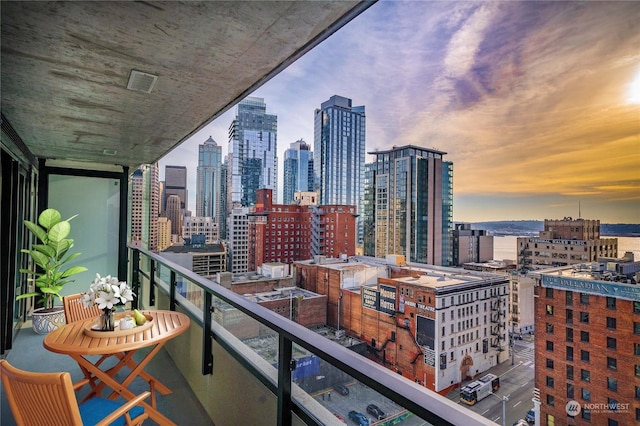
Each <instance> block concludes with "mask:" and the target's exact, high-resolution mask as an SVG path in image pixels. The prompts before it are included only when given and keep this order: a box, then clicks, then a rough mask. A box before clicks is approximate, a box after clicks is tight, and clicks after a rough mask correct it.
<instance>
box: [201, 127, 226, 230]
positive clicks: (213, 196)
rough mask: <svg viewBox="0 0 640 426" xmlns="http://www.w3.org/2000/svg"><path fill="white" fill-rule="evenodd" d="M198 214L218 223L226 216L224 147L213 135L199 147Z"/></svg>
mask: <svg viewBox="0 0 640 426" xmlns="http://www.w3.org/2000/svg"><path fill="white" fill-rule="evenodd" d="M197 179H198V180H197V182H196V216H198V217H211V218H213V219H214V221H215V222H216V223H218V224H220V222H221V221H222V220H225V219H226V218H225V217H224V216H222V214H221V213H222V211H221V206H220V203H221V198H222V197H221V190H222V147H221V146H219V145H218V144H217V143H216V142H215V141H214V140H213V138H212V137H211V136H209V139H207V140H206V141H205V142H204V144H202V145H199V147H198V169H197Z"/></svg>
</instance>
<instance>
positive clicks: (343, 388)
mask: <svg viewBox="0 0 640 426" xmlns="http://www.w3.org/2000/svg"><path fill="white" fill-rule="evenodd" d="M333 389H334V390H335V391H336V392H338V393H339V394H340V395H349V389H348V388H347V387H346V386H345V385H343V384H340V383H338V384H335V385H333Z"/></svg>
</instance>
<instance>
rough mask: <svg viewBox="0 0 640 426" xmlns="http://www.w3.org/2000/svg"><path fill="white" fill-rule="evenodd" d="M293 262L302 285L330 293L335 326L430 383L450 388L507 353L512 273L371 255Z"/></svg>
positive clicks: (393, 366)
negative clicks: (414, 264)
mask: <svg viewBox="0 0 640 426" xmlns="http://www.w3.org/2000/svg"><path fill="white" fill-rule="evenodd" d="M294 267H295V274H294V280H295V282H296V285H298V286H300V287H303V288H306V289H309V290H311V291H313V292H316V293H319V294H325V295H327V303H328V308H327V314H328V321H327V322H328V324H329V325H331V326H334V327H337V328H339V329H344V330H346V332H347V334H349V335H351V336H354V337H356V338H358V339H361V340H363V341H365V342H367V345H368V346H367V348H368V352H367V354H368V356H369V357H370V358H372V359H374V360H376V361H378V362H379V363H381V364H382V365H384V366H386V367H388V368H390V369H392V370H394V371H396V372H398V373H399V374H402V375H403V376H405V377H407V378H408V379H410V380H412V381H416V382H418V383H421V384H422V385H423V386H425V387H427V388H429V389H431V390H435V391H437V392H442V393H445V392H447V391H448V390H449V389H451V388H452V387H455V386H458V385H459V383H460V382H461V380H463V379H466V378H471V377H475V376H477V375H479V374H481V373H483V372H484V371H486V370H487V369H489V368H490V367H492V366H495V365H497V364H498V363H499V362H502V361H504V360H506V359H507V357H508V351H507V350H506V349H507V344H508V340H507V330H506V314H507V298H508V285H507V284H508V278H507V276H506V275H496V274H487V273H470V272H467V271H464V272H461V271H460V270H458V269H453V268H438V269H433V268H430V267H428V266H427V265H425V267H424V268H420V269H416V268H413V269H409V268H403V267H397V266H393V267H392V266H390V265H386V264H385V263H384V261H382V260H381V259H377V258H365V257H356V258H353V259H349V261H344V260H342V261H337V260H335V259H323V258H321V257H320V258H316V259H315V260H314V261H306V262H295V264H294Z"/></svg>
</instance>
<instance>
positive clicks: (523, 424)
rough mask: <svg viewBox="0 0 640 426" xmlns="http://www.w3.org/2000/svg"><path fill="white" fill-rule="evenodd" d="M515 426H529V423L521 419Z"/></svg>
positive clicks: (514, 423)
mask: <svg viewBox="0 0 640 426" xmlns="http://www.w3.org/2000/svg"><path fill="white" fill-rule="evenodd" d="M513 426H529V423H528V422H527V421H526V420H525V419H519V420H516V421H515V422H513Z"/></svg>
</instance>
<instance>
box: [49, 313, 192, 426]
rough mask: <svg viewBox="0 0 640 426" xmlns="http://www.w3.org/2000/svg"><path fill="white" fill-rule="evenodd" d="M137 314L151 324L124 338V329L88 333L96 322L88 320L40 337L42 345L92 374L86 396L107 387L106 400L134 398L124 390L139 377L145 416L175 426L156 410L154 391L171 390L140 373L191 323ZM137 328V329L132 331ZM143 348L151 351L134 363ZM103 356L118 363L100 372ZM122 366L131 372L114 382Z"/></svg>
mask: <svg viewBox="0 0 640 426" xmlns="http://www.w3.org/2000/svg"><path fill="white" fill-rule="evenodd" d="M141 312H142V313H143V314H145V315H146V316H147V318H151V320H150V321H149V322H150V323H151V324H150V325H149V324H147V325H146V326H140V327H136V328H134V329H133V330H127V333H128V334H126V335H122V333H124V332H125V331H124V330H123V331H122V332H121V333H118V332H95V331H93V330H91V326H92V325H93V324H95V323H96V320H97V319H96V318H92V319H87V320H84V321H77V322H74V323H71V324H67V325H65V326H63V327H60V328H58V329H57V330H55V331H53V332H51V333H49V334H48V335H47V336H46V337H45V338H44V343H43V344H44V347H45V348H46V349H47V350H50V351H52V352H56V353H60V354H66V355H69V356H70V357H71V358H73V359H74V360H75V361H76V362H77V363H78V365H79V366H80V368H81V369H83V370H85V371H87V372H89V373H90V374H91V375H92V380H90V381H89V383H90V385H91V387H92V390H91V393H90V394H89V396H91V395H100V393H101V391H102V389H103V388H104V387H105V386H108V387H109V388H111V389H112V390H113V392H112V393H111V394H110V395H109V398H110V399H115V398H117V397H118V395H120V396H122V397H124V398H125V399H127V400H130V399H132V398H134V397H135V396H136V395H134V394H133V392H131V391H130V390H129V389H128V386H129V385H130V384H131V382H133V380H134V379H135V378H136V377H138V376H140V377H141V378H142V379H144V380H146V381H147V382H149V384H150V387H151V405H149V404H147V403H146V402H142V403H141V405H142V406H144V408H145V410H146V412H147V413H149V417H151V418H152V419H153V420H154V421H155V422H156V423H158V424H161V425H174V424H175V423H173V422H172V421H171V420H169V419H168V418H167V417H165V416H164V415H162V414H161V413H160V412H159V411H158V410H157V409H156V395H155V390H157V391H158V392H160V393H161V394H163V395H167V394H169V393H171V390H170V389H169V388H167V387H166V386H165V385H163V384H162V383H160V382H159V381H158V380H157V379H155V378H154V377H153V376H151V375H150V374H149V373H147V372H146V371H144V368H145V366H146V365H147V364H148V363H149V361H151V360H152V359H153V357H154V356H156V354H157V353H158V352H159V351H160V349H162V347H163V346H164V345H165V343H167V341H169V340H170V339H172V338H174V337H176V336H178V335H180V334H182V333H184V332H185V331H187V329H188V328H189V324H190V322H191V321H190V319H189V317H188V316H187V315H185V314H183V313H180V312H175V311H141ZM125 314H126V313H119V314H116V319H117V318H118V315H119V316H124V315H125ZM138 328H139V329H140V330H136V329H138ZM147 347H152V349H151V350H150V351H149V352H148V353H147V354H146V355H145V356H144V357H143V358H142V360H141V361H140V362H136V361H135V360H134V358H133V356H134V354H135V353H136V352H137V351H138V350H140V349H143V348H147ZM90 355H103V357H101V358H100V360H98V361H96V362H92V361H91V360H89V359H88V356H90ZM104 356H115V357H117V358H118V360H119V361H118V363H117V364H116V365H115V366H114V367H111V368H108V369H106V370H103V369H102V368H101V363H102V360H103V359H104V358H105V357H104ZM124 366H127V367H129V368H130V370H131V372H130V373H129V375H128V376H127V377H125V379H124V380H122V381H121V382H118V381H117V380H116V374H117V373H118V372H119V371H120V370H121V369H122V368H123V367H124ZM95 379H98V380H99V382H98V383H96V380H95Z"/></svg>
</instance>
